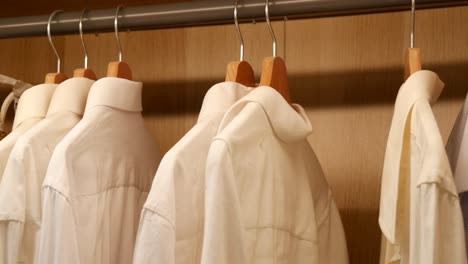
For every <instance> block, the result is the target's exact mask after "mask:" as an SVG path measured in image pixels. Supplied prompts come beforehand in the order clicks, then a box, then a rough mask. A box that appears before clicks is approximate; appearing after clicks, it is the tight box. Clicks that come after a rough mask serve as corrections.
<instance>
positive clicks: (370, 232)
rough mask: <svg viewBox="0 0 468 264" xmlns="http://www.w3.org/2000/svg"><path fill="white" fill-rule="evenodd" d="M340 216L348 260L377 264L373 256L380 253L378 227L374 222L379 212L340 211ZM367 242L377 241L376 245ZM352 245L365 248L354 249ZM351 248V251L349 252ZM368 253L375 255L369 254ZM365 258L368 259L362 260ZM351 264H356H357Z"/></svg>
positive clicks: (360, 210)
mask: <svg viewBox="0 0 468 264" xmlns="http://www.w3.org/2000/svg"><path fill="white" fill-rule="evenodd" d="M340 215H341V220H342V222H343V226H344V229H345V233H346V240H347V244H348V254H349V259H350V260H351V261H352V260H354V261H356V260H359V263H378V259H374V256H378V255H379V253H378V252H380V241H381V236H380V227H379V225H378V224H376V222H375V221H376V219H378V218H379V211H378V210H362V209H341V210H340ZM366 241H367V242H366ZM368 241H378V243H368ZM352 245H367V246H366V247H356V246H352ZM351 248H352V250H350V249H351ZM369 252H377V253H376V254H369ZM365 257H368V258H369V259H363V258H365ZM351 263H356V264H358V262H351Z"/></svg>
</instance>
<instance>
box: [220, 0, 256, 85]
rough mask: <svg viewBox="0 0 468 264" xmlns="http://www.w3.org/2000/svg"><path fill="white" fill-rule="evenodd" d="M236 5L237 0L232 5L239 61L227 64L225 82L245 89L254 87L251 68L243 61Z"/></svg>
mask: <svg viewBox="0 0 468 264" xmlns="http://www.w3.org/2000/svg"><path fill="white" fill-rule="evenodd" d="M237 4H238V0H236V1H235V3H234V23H235V25H236V29H237V36H238V37H239V41H240V61H232V62H230V63H229V64H228V66H227V69H226V81H227V82H236V83H240V84H242V85H245V86H247V87H254V86H255V77H254V71H253V69H252V66H250V64H249V63H248V62H246V61H244V38H243V37H242V33H241V31H240V28H239V22H238V21H237Z"/></svg>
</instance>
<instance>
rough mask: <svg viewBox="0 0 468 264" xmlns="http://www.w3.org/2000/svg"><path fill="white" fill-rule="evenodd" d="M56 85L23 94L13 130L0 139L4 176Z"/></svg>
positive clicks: (36, 87) (33, 88) (34, 89)
mask: <svg viewBox="0 0 468 264" xmlns="http://www.w3.org/2000/svg"><path fill="white" fill-rule="evenodd" d="M56 86H57V84H39V85H36V86H33V87H31V88H29V89H28V90H26V91H25V92H24V93H23V94H22V95H21V98H20V99H19V101H18V107H17V110H16V113H15V119H14V120H13V130H12V132H11V133H10V134H8V136H6V137H5V138H3V139H2V140H1V141H0V175H2V176H3V171H4V170H5V166H6V163H7V161H8V157H9V156H10V152H11V149H12V148H13V146H14V145H15V143H16V140H17V139H18V138H19V137H20V136H21V135H23V134H24V133H25V132H26V131H27V130H29V129H30V128H31V127H33V126H34V125H35V124H37V123H38V122H39V121H41V120H42V119H44V117H45V116H46V114H47V109H48V107H49V103H50V99H51V98H52V95H53V93H54V91H55V87H56ZM0 182H1V176H0ZM1 250H3V249H2V246H1V245H0V260H1V256H4V255H5V254H2V253H3V252H2V251H1Z"/></svg>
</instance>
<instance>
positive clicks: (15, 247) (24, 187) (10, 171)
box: [0, 78, 94, 264]
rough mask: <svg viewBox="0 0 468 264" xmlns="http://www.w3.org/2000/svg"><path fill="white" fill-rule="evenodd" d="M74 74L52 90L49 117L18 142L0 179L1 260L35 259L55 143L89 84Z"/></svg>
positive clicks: (76, 116)
mask: <svg viewBox="0 0 468 264" xmlns="http://www.w3.org/2000/svg"><path fill="white" fill-rule="evenodd" d="M93 83H94V81H91V80H89V79H86V78H72V79H68V80H66V81H64V82H62V83H61V84H60V85H58V86H57V88H56V89H55V92H54V95H53V97H52V100H51V102H50V106H49V109H48V111H47V116H46V118H45V119H44V120H42V121H41V122H39V123H38V124H37V125H36V126H34V127H33V128H31V129H30V130H29V131H27V132H26V133H25V134H24V135H23V136H21V137H20V138H19V139H18V141H17V142H16V144H15V146H14V147H13V150H12V152H11V154H10V157H9V159H8V163H7V166H6V169H5V172H4V175H3V181H2V183H1V184H0V215H2V216H3V217H2V218H0V245H1V247H2V248H4V249H6V253H5V254H3V255H2V256H0V257H1V258H2V262H1V263H8V264H10V263H11V264H13V263H33V260H34V253H35V249H36V246H37V245H36V241H37V240H38V238H39V236H38V234H39V230H40V227H41V186H42V182H43V180H44V177H45V174H46V170H47V165H48V164H49V160H50V156H51V155H52V152H53V150H54V148H55V146H56V145H57V144H58V142H59V141H60V140H61V139H62V138H63V137H64V136H65V135H66V134H67V133H68V131H70V130H71V129H72V128H73V126H75V125H76V124H77V123H78V121H79V120H80V119H81V117H82V115H83V112H84V108H85V103H86V97H87V96H88V92H89V88H90V87H91V85H92V84H93Z"/></svg>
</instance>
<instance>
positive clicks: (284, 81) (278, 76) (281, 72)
mask: <svg viewBox="0 0 468 264" xmlns="http://www.w3.org/2000/svg"><path fill="white" fill-rule="evenodd" d="M268 6H269V1H268V0H266V5H265V17H266V21H267V25H268V28H269V29H270V34H271V38H272V39H273V57H268V58H265V59H264V60H263V64H262V76H261V78H260V85H261V86H270V87H272V88H274V89H276V90H277V91H278V92H279V93H280V94H281V95H282V96H283V97H284V99H285V100H286V101H287V102H288V103H291V97H290V96H289V84H288V72H287V70H286V63H285V62H284V60H283V59H282V58H280V57H278V56H276V54H277V52H276V37H275V32H274V31H273V28H272V27H271V24H270V14H269V12H268Z"/></svg>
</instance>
